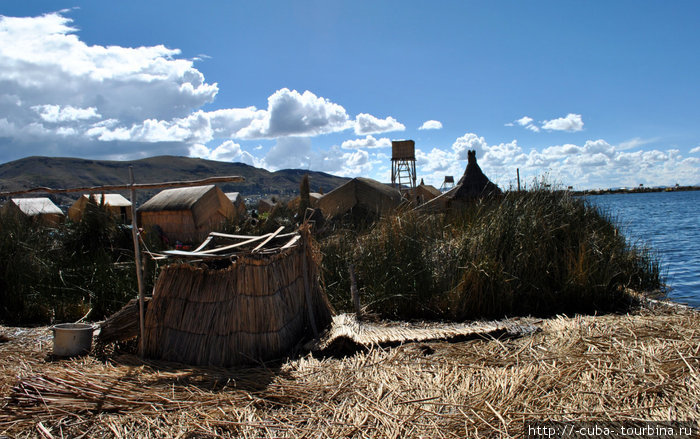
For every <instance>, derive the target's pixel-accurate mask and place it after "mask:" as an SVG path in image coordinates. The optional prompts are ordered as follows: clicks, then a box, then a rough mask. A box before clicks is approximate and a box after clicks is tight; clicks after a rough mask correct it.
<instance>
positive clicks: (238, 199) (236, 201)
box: [226, 192, 246, 215]
mask: <svg viewBox="0 0 700 439" xmlns="http://www.w3.org/2000/svg"><path fill="white" fill-rule="evenodd" d="M226 197H228V199H229V200H231V202H232V203H233V207H235V208H236V213H237V214H238V215H244V214H245V209H246V207H245V200H244V199H243V195H241V193H240V192H226Z"/></svg>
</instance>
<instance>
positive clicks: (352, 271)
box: [348, 264, 362, 322]
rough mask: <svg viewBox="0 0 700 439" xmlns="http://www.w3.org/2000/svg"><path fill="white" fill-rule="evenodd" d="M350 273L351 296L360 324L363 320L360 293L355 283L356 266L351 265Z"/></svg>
mask: <svg viewBox="0 0 700 439" xmlns="http://www.w3.org/2000/svg"><path fill="white" fill-rule="evenodd" d="M348 273H349V274H350V295H352V304H353V305H354V306H355V318H356V319H357V321H358V322H359V321H360V320H362V309H361V308H360V293H359V291H357V282H356V281H355V265H354V264H350V266H349V267H348Z"/></svg>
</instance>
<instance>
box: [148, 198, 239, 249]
mask: <svg viewBox="0 0 700 439" xmlns="http://www.w3.org/2000/svg"><path fill="white" fill-rule="evenodd" d="M138 215H139V224H140V226H141V227H143V228H144V229H145V230H148V229H149V228H150V229H152V228H156V226H157V227H158V228H160V230H159V233H161V234H162V236H161V237H165V238H167V240H168V242H170V243H171V244H173V243H175V242H176V241H180V242H182V243H191V242H195V241H201V240H202V239H204V237H206V236H207V235H208V234H209V232H212V231H216V230H220V229H221V227H222V225H223V224H224V223H225V222H226V221H228V220H233V219H235V218H236V216H237V213H236V209H235V207H234V206H233V203H231V200H229V198H228V197H227V196H226V194H224V192H223V191H222V190H221V189H219V188H218V187H216V186H214V185H208V186H194V187H186V188H177V189H166V190H164V191H161V192H159V193H158V194H156V195H154V196H153V198H151V199H150V200H148V201H146V202H145V203H144V204H143V205H142V206H141V207H139V209H138Z"/></svg>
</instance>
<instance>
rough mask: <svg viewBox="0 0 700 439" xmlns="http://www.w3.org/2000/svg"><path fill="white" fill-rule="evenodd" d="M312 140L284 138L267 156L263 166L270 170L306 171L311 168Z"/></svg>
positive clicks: (306, 138)
mask: <svg viewBox="0 0 700 439" xmlns="http://www.w3.org/2000/svg"><path fill="white" fill-rule="evenodd" d="M310 155H311V139H309V138H308V137H282V138H280V139H277V143H275V145H274V146H273V147H272V148H270V150H269V151H268V152H267V154H266V155H265V158H264V161H263V163H262V164H263V166H264V167H265V168H267V169H270V170H273V171H274V170H278V169H305V168H308V167H309V158H310Z"/></svg>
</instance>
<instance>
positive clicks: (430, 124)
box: [418, 120, 442, 130]
mask: <svg viewBox="0 0 700 439" xmlns="http://www.w3.org/2000/svg"><path fill="white" fill-rule="evenodd" d="M418 129H419V130H439V129H442V122H440V121H439V120H426V121H425V122H423V125H421V126H420V127H419V128H418Z"/></svg>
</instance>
